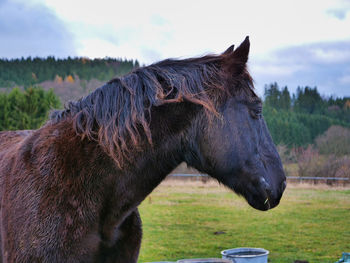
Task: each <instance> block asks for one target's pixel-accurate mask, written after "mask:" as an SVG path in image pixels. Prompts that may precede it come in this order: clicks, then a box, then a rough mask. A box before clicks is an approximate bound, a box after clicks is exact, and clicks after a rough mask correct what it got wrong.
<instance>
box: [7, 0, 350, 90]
mask: <svg viewBox="0 0 350 263" xmlns="http://www.w3.org/2000/svg"><path fill="white" fill-rule="evenodd" d="M246 35H249V36H250V41H251V53H250V60H249V68H250V70H251V73H252V75H253V77H254V79H255V85H256V88H257V90H258V93H259V94H260V95H262V94H263V87H264V84H266V83H270V82H274V81H277V82H278V83H279V85H280V86H284V85H287V86H288V87H289V88H290V90H292V91H293V90H295V89H296V87H297V86H305V85H309V86H317V87H318V89H319V90H320V92H321V93H322V94H324V95H336V96H350V0H317V1H316V0H315V1H314V0H307V1H305V0H284V1H281V0H264V1H261V0H255V1H253V0H244V1H243V0H240V1H235V0H231V1H222V0H216V1H195V0H192V1H190V0H177V1H167V0H162V1H155V0H147V1H125V0H124V1H116V0H114V1H107V0H99V1H88V0H69V1H68V0H0V57H3V58H15V57H21V56H24V57H27V56H41V57H45V56H48V55H54V56H56V57H67V56H85V57H91V58H94V57H105V56H109V57H121V58H129V59H138V60H139V61H140V62H141V63H143V64H150V63H152V62H156V61H158V60H161V59H164V58H168V57H176V58H178V57H182V58H184V57H191V56H199V55H204V54H207V53H219V52H222V51H224V50H225V49H226V48H227V47H228V46H230V45H231V44H235V45H236V46H237V45H238V44H239V43H240V42H242V41H243V39H244V38H245V36H246Z"/></svg>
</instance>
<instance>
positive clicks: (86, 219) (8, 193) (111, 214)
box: [0, 38, 285, 263]
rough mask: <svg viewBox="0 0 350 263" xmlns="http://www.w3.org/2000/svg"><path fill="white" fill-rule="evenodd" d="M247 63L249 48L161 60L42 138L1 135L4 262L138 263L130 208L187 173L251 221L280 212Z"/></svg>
mask: <svg viewBox="0 0 350 263" xmlns="http://www.w3.org/2000/svg"><path fill="white" fill-rule="evenodd" d="M248 53H249V40H248V38H247V39H246V40H245V41H244V42H243V43H242V44H241V45H240V46H239V47H238V48H237V49H236V50H234V51H233V47H230V48H229V49H228V50H227V51H225V52H224V53H223V54H221V55H208V56H204V57H201V58H192V59H185V60H164V61H161V62H159V63H156V64H153V65H150V66H147V67H143V68H139V69H136V70H134V71H133V72H131V73H129V74H127V75H125V76H123V77H121V78H116V79H114V80H111V81H110V82H108V83H107V84H106V85H104V86H103V87H101V88H98V89H96V90H95V91H94V92H93V93H91V94H90V95H88V96H87V97H85V98H82V99H81V100H79V101H76V102H71V103H70V104H69V105H68V106H67V107H66V109H65V110H63V111H56V112H54V113H53V114H52V116H51V118H50V120H49V121H48V122H47V123H46V124H45V125H44V126H43V127H41V128H40V129H38V130H34V131H17V132H1V133H0V197H1V243H2V245H1V250H2V253H1V254H2V262H50V263H52V262H119V263H132V262H136V261H137V257H138V253H139V248H140V242H141V220H140V217H139V214H138V211H137V206H138V205H139V204H140V203H141V202H142V200H144V199H145V197H146V196H147V195H148V194H149V193H151V191H152V190H153V189H154V188H155V187H156V186H157V185H158V184H159V183H160V182H161V181H162V180H163V179H164V178H165V177H166V175H167V174H168V173H169V172H170V171H171V170H173V169H174V168H175V167H176V166H177V165H178V164H180V163H181V162H183V161H184V162H186V163H187V164H188V165H189V166H192V167H195V168H196V169H198V170H199V171H201V172H203V173H208V174H209V175H211V176H212V177H213V178H216V179H217V180H218V181H219V182H221V183H223V184H224V185H226V186H228V187H229V188H231V189H232V190H233V191H235V192H236V193H238V194H240V195H243V196H244V197H245V198H246V200H247V201H248V203H249V204H250V205H251V206H253V207H254V208H256V209H260V210H268V209H270V208H273V207H275V206H276V205H278V203H279V201H280V198H281V196H282V193H283V191H284V189H285V175H284V173H283V169H282V164H281V161H280V158H279V156H278V153H277V152H276V149H275V146H274V144H273V142H272V140H271V137H270V135H269V132H268V130H267V128H266V125H265V122H264V120H263V117H262V116H261V110H262V107H261V101H260V99H259V98H258V97H257V96H256V95H255V93H254V91H253V82H252V78H251V76H250V75H249V73H248V71H247V69H246V62H247V60H248ZM0 261H1V260H0Z"/></svg>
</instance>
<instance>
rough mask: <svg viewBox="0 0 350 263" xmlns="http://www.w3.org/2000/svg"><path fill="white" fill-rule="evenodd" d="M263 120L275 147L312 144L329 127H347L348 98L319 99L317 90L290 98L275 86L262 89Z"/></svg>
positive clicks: (349, 119)
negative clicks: (278, 145) (279, 145)
mask: <svg viewBox="0 0 350 263" xmlns="http://www.w3.org/2000/svg"><path fill="white" fill-rule="evenodd" d="M263 114H264V118H265V120H266V123H267V126H268V128H269V130H270V133H271V136H272V138H273V140H274V142H275V144H284V145H287V146H289V147H293V146H305V145H307V144H311V143H313V142H314V141H315V139H316V138H317V137H318V136H319V135H321V134H323V133H324V132H325V131H326V130H327V129H328V128H329V127H330V126H332V125H339V126H343V127H350V97H344V98H334V97H322V96H321V95H320V93H319V91H318V90H317V87H308V86H305V87H298V89H297V91H296V93H295V94H292V95H291V94H290V92H289V90H288V87H282V88H280V87H279V86H278V84H277V83H272V84H270V85H266V86H265V92H264V112H263Z"/></svg>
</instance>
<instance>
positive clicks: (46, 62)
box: [0, 57, 139, 87]
mask: <svg viewBox="0 0 350 263" xmlns="http://www.w3.org/2000/svg"><path fill="white" fill-rule="evenodd" d="M138 66H139V62H138V61H137V60H135V61H134V60H127V59H124V60H123V59H115V58H104V59H89V58H84V57H76V58H71V57H68V58H65V59H59V58H55V57H47V58H39V57H35V58H32V57H28V58H20V59H0V87H13V86H15V85H18V86H28V85H34V84H38V83H41V82H43V81H46V80H55V79H56V80H62V79H66V78H67V77H70V78H72V77H74V76H79V78H80V79H84V80H90V79H92V78H95V79H98V80H101V81H107V80H109V79H111V78H113V77H115V76H120V75H124V74H126V73H128V72H129V71H130V70H132V69H133V68H134V67H138Z"/></svg>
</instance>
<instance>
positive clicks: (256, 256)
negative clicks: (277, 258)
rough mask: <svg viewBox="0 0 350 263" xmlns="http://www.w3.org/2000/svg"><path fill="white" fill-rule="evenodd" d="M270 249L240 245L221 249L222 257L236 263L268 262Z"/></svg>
mask: <svg viewBox="0 0 350 263" xmlns="http://www.w3.org/2000/svg"><path fill="white" fill-rule="evenodd" d="M268 254H269V251H268V250H266V249H263V248H251V247H240V248H233V249H227V250H223V251H221V255H222V258H224V259H229V260H231V262H234V263H267V256H268Z"/></svg>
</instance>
